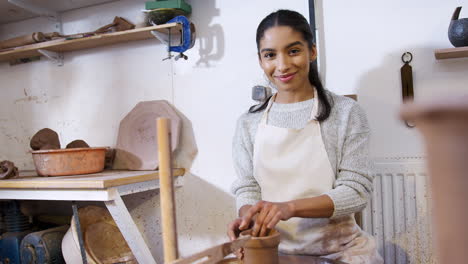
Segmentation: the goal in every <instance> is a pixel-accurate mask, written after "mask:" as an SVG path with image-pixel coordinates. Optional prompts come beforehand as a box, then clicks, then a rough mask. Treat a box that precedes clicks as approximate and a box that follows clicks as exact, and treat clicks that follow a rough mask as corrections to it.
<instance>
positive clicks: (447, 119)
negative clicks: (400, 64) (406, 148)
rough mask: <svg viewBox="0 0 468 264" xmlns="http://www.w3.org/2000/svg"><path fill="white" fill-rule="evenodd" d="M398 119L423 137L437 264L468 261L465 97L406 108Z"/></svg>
mask: <svg viewBox="0 0 468 264" xmlns="http://www.w3.org/2000/svg"><path fill="white" fill-rule="evenodd" d="M401 117H402V118H403V119H405V120H406V121H411V122H414V123H415V124H416V127H417V128H418V129H419V130H420V132H421V133H422V134H423V137H424V141H425V147H426V152H427V163H428V173H429V177H430V182H431V191H432V195H433V201H432V203H433V207H434V208H433V211H434V214H433V220H434V237H435V243H434V244H435V248H436V254H437V255H438V256H439V259H440V263H442V264H449V263H466V261H467V259H468V250H466V249H467V248H468V226H467V223H468V207H467V206H466V201H468V96H464V97H458V98H449V99H445V100H444V99H441V98H438V100H437V101H434V102H431V103H426V104H422V103H419V104H416V103H413V104H410V105H405V106H404V107H403V109H402V112H401Z"/></svg>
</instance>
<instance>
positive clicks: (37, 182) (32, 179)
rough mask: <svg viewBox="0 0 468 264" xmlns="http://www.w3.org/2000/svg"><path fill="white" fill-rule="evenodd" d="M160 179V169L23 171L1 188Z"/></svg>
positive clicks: (68, 186) (89, 185) (103, 184)
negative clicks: (62, 172)
mask: <svg viewBox="0 0 468 264" xmlns="http://www.w3.org/2000/svg"><path fill="white" fill-rule="evenodd" d="M184 173H185V170H184V169H173V172H172V175H173V176H174V177H175V176H182V175H184ZM157 179H159V171H124V170H106V171H103V172H100V173H93V174H86V175H74V176H60V177H39V176H37V174H36V173H35V171H21V172H20V176H19V178H16V179H8V180H0V189H1V188H7V189H104V188H109V187H115V186H121V185H126V184H132V183H138V182H144V181H151V180H157Z"/></svg>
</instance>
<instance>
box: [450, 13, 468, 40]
mask: <svg viewBox="0 0 468 264" xmlns="http://www.w3.org/2000/svg"><path fill="white" fill-rule="evenodd" d="M461 9H462V7H461V6H459V7H457V8H456V9H455V12H454V13H453V15H452V20H451V21H450V26H449V30H448V37H449V40H450V43H452V45H453V46H455V47H465V46H468V18H461V19H459V18H458V17H459V16H460V11H461Z"/></svg>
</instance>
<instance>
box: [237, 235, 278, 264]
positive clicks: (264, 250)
mask: <svg viewBox="0 0 468 264" xmlns="http://www.w3.org/2000/svg"><path fill="white" fill-rule="evenodd" d="M250 232H251V230H245V231H243V232H242V233H241V237H242V236H248V235H250ZM279 243H280V233H279V232H278V231H276V230H275V229H273V230H272V231H271V232H270V234H269V235H268V236H265V237H252V238H251V239H250V240H249V241H247V243H246V244H245V245H244V259H243V261H244V262H243V263H244V264H264V263H269V264H278V263H279V257H278V245H279Z"/></svg>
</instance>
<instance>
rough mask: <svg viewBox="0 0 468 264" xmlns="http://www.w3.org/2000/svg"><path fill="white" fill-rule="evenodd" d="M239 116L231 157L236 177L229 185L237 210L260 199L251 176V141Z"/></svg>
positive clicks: (243, 121) (242, 119)
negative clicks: (230, 185) (234, 197)
mask: <svg viewBox="0 0 468 264" xmlns="http://www.w3.org/2000/svg"><path fill="white" fill-rule="evenodd" d="M244 117H245V115H243V116H241V118H239V120H238V121H237V127H236V132H235V134H234V138H233V141H232V158H233V163H234V168H235V171H236V174H237V179H236V180H235V181H234V183H233V184H232V187H231V191H232V193H233V194H234V195H235V196H236V206H237V211H239V209H240V208H241V207H242V206H244V205H253V204H255V203H257V202H258V201H260V200H261V191H260V186H259V184H258V182H257V181H256V180H255V178H254V176H253V162H252V159H253V143H252V139H251V138H250V136H249V132H248V126H247V124H246V122H245V119H244Z"/></svg>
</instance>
